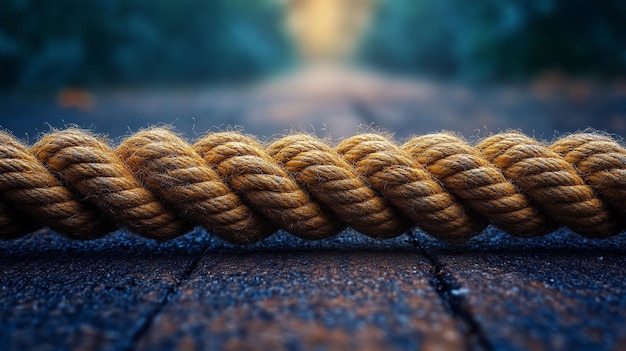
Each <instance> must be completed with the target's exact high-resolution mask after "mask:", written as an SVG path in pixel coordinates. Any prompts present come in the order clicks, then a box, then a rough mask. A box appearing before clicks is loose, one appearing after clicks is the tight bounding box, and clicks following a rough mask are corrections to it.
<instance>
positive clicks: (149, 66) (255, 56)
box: [0, 0, 289, 88]
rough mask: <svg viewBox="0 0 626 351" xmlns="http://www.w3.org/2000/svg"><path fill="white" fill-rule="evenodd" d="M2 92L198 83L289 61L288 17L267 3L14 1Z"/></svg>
mask: <svg viewBox="0 0 626 351" xmlns="http://www.w3.org/2000/svg"><path fill="white" fill-rule="evenodd" d="M0 6H1V10H0V76H2V79H1V80H0V85H2V86H4V87H13V86H19V87H22V88H56V87H60V86H64V85H68V84H78V85H85V84H89V85H97V84H119V83H123V84H131V85H132V84H145V83H148V84H151V83H157V84H158V83H171V82H175V83H184V84H189V83H192V84H193V83H196V82H201V81H207V80H210V81H215V80H225V79H244V78H249V77H253V76H257V75H260V74H263V73H265V72H267V71H271V70H274V69H276V68H277V67H278V66H280V65H281V64H284V63H285V62H288V59H289V55H288V54H289V52H288V48H287V43H286V40H285V38H284V37H283V35H282V32H281V29H280V25H281V22H280V17H281V14H280V9H279V8H278V7H277V6H275V5H274V4H273V3H270V2H264V1H242V0H238V1H228V0H217V1H216V0H211V1H206V0H178V1H170V0H55V1H47V0H39V1H37V0H32V1H29V0H6V1H3V3H2V5H0Z"/></svg>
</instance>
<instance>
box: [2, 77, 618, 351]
mask: <svg viewBox="0 0 626 351" xmlns="http://www.w3.org/2000/svg"><path fill="white" fill-rule="evenodd" d="M314 73H315V74H309V75H306V74H305V75H303V76H299V77H295V78H289V79H283V80H277V81H274V82H269V83H265V84H262V85H261V86H258V87H252V88H248V89H245V90H243V91H235V90H181V91H172V90H167V91H157V92H154V91H152V92H136V91H116V92H108V93H96V94H95V95H94V94H92V93H85V92H81V91H69V92H67V91H66V92H64V93H62V94H60V95H58V96H44V95H40V96H35V95H32V94H30V95H29V94H18V93H11V94H5V95H4V96H2V97H0V126H2V127H3V128H7V129H9V130H11V131H13V133H14V134H15V135H16V136H18V137H21V138H23V139H25V140H28V141H30V142H32V141H33V138H34V137H35V136H36V134H37V133H38V132H41V131H46V130H48V129H49V127H47V126H46V122H47V123H49V124H50V125H51V126H53V127H63V125H64V123H77V124H79V125H81V126H83V127H91V128H93V129H94V130H95V131H96V132H103V133H107V134H109V135H110V137H111V138H112V139H114V141H115V140H116V139H117V138H118V137H120V136H123V135H125V134H127V133H129V132H131V131H136V130H138V129H139V128H142V127H146V126H147V125H149V124H156V123H159V122H165V123H171V122H174V125H175V126H176V128H177V129H178V130H179V131H181V132H182V133H184V134H185V135H186V136H187V137H189V138H193V137H194V136H195V134H196V133H197V134H201V133H204V132H206V131H207V130H215V129H219V128H222V129H223V128H226V126H229V125H243V126H245V128H244V131H246V132H249V133H254V134H256V135H259V136H260V137H263V136H268V137H269V136H271V135H273V134H275V133H283V132H284V131H288V130H290V129H296V130H301V129H305V130H308V131H310V132H315V133H317V134H318V135H320V136H331V137H335V138H338V137H342V136H346V135H351V134H353V133H354V132H356V131H358V130H359V129H361V130H363V129H367V128H368V126H373V127H374V128H381V129H386V130H389V131H394V132H395V133H396V137H398V138H406V137H408V136H410V135H413V134H423V133H426V132H432V131H437V130H441V129H450V130H455V131H459V132H463V133H464V134H465V135H466V136H476V135H478V136H481V135H484V133H485V131H491V132H497V131H498V130H501V129H507V128H518V129H522V130H524V131H525V132H526V133H528V134H532V135H535V136H537V137H541V138H546V139H551V138H552V137H553V136H554V135H555V132H554V131H555V130H558V131H560V132H572V131H576V130H580V129H584V128H586V127H588V126H592V127H595V128H601V129H605V130H607V131H609V132H611V133H616V134H618V135H625V132H626V88H624V87H623V86H593V85H589V84H586V83H581V82H575V81H571V82H570V81H567V80H566V81H563V78H559V79H560V80H559V79H556V80H555V79H554V78H550V79H544V80H539V81H538V82H535V83H534V84H532V85H529V86H516V87H515V86H513V87H503V86H500V87H491V88H489V87H482V88H469V87H464V86H459V85H452V84H444V83H434V82H406V81H390V80H385V79H379V78H372V77H371V76H367V75H355V76H351V77H349V78H350V79H347V80H346V79H339V80H333V79H329V78H328V77H326V76H325V75H324V74H320V72H314ZM344 78H345V77H344ZM215 126H218V127H217V128H216V127H215ZM0 267H1V268H0V326H1V328H0V345H2V347H1V348H2V349H8V350H25V349H33V350H63V349H76V350H135V349H137V350H169V349H177V350H196V349H197V350H201V349H231V350H245V349H269V350H276V349H278V350H279V349H286V350H307V349H316V350H317V349H321V350H323V349H355V350H361V349H363V350H377V349H384V350H392V349H406V350H414V349H423V350H447V349H452V350H456V349H473V350H526V349H532V350H623V349H626V269H625V268H624V267H626V234H621V235H619V236H616V237H613V238H610V239H606V240H596V241H594V240H588V239H584V238H582V237H580V236H577V235H576V234H573V233H571V232H569V231H567V230H561V231H559V232H557V233H554V234H552V235H550V236H547V237H544V238H536V239H532V240H522V239H515V238H511V237H509V236H507V235H506V234H504V233H502V232H499V231H498V230H495V229H493V228H490V229H489V230H487V231H486V232H485V233H483V235H481V236H479V237H478V238H476V239H475V240H473V241H472V242H470V243H469V244H467V245H463V246H455V247H452V246H446V245H443V244H441V243H439V242H437V241H435V240H433V239H431V238H429V237H428V236H427V235H425V234H423V233H421V232H415V233H410V234H407V235H404V236H402V237H399V238H397V239H393V240H388V241H375V240H372V239H368V238H367V237H365V236H362V235H360V234H358V233H354V232H351V231H347V232H345V233H343V234H342V235H341V236H339V237H337V238H332V239H327V240H324V241H319V242H307V241H302V240H300V239H297V238H294V237H292V236H289V235H287V234H285V233H278V234H277V235H275V236H273V237H271V238H269V239H267V240H265V241H263V242H261V243H259V244H256V245H253V246H248V247H235V246H230V245H228V244H225V243H223V242H221V241H220V240H218V239H215V238H214V237H213V236H211V235H210V234H208V233H206V232H204V231H202V230H200V229H198V230H196V231H193V232H191V233H189V234H187V235H186V236H184V237H181V238H179V239H177V240H174V241H171V242H168V243H162V244H159V243H156V242H153V241H150V240H146V239H142V238H140V237H137V236H134V235H131V234H128V233H125V232H116V233H114V234H112V235H110V236H108V237H106V238H103V239H99V240H95V241H91V242H76V241H70V240H67V239H64V238H63V237H61V236H58V235H56V234H54V233H50V232H48V231H46V230H42V231H40V232H38V233H36V234H32V235H29V236H26V237H24V238H22V239H19V240H15V241H8V242H0Z"/></svg>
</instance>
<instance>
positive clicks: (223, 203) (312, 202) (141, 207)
mask: <svg viewBox="0 0 626 351" xmlns="http://www.w3.org/2000/svg"><path fill="white" fill-rule="evenodd" d="M625 215H626V149H625V148H624V147H623V146H621V145H620V144H619V143H617V142H616V141H615V140H614V139H612V138H610V137H608V136H605V135H600V134H596V133H580V134H573V135H569V136H567V137H564V138H561V139H559V140H557V141H555V142H554V143H552V144H551V145H544V144H542V143H540V142H538V141H536V140H534V139H531V138H529V137H527V136H524V135H522V134H518V133H501V134H497V135H494V136H491V137H488V138H486V139H484V140H482V141H480V142H479V143H478V144H476V145H475V146H471V145H470V144H468V143H467V142H465V141H464V140H462V139H461V138H459V137H456V136H453V135H451V134H431V135H425V136H421V137H416V138H413V139H411V140H409V141H408V142H406V143H405V144H404V145H401V146H398V145H396V144H394V142H393V141H392V140H390V139H389V138H387V137H385V136H382V135H377V134H362V135H357V136H354V137H351V138H348V139H346V140H344V141H342V142H341V143H339V144H338V145H336V146H335V147H331V146H330V145H329V144H328V143H327V142H325V141H322V140H320V139H317V138H315V137H313V136H310V135H292V136H287V137H284V138H282V139H278V140H276V141H274V142H273V143H271V144H269V145H265V146H263V145H261V143H259V142H258V141H256V140H254V139H253V138H251V137H247V136H244V135H242V134H239V133H233V132H225V133H214V134H209V135H207V136H205V137H203V138H202V139H200V140H199V141H197V142H196V143H195V144H194V145H189V144H188V143H187V142H185V141H184V140H183V139H181V138H180V137H178V136H177V135H176V134H174V133H173V132H171V131H169V130H166V129H151V130H146V131H142V132H139V133H137V134H135V135H132V136H130V137H128V138H127V139H125V140H124V141H123V142H122V143H121V144H120V145H119V146H118V147H117V148H114V149H113V148H111V147H110V146H109V145H108V144H107V143H106V142H105V141H103V140H101V139H98V138H96V137H95V136H93V135H91V134H89V133H88V132H85V131H82V130H78V129H68V130H64V131H59V132H54V133H51V134H48V135H45V136H43V137H42V138H41V139H40V140H39V141H38V142H37V143H35V144H34V145H33V146H31V147H27V146H25V145H24V144H22V143H21V142H19V141H18V140H16V139H15V138H14V137H13V136H11V135H10V134H8V133H4V132H0V238H2V239H14V238H17V237H20V236H22V235H25V234H27V233H30V232H33V231H35V230H36V229H38V228H41V227H49V228H51V229H52V230H54V231H56V232H58V233H61V234H65V235H67V236H68V237H71V238H75V239H93V238H98V237H101V236H103V235H105V234H107V233H109V232H111V231H113V230H114V229H115V228H116V227H119V226H121V227H126V228H128V229H129V230H131V231H133V232H135V233H137V234H140V235H142V236H145V237H148V238H154V239H158V240H168V239H172V238H175V237H177V236H180V235H182V234H184V233H186V232H187V231H189V230H190V228H192V227H193V226H195V225H201V226H203V227H205V228H206V229H208V230H209V231H210V232H212V233H215V234H216V235H218V236H219V237H221V238H223V239H225V240H227V241H229V242H233V243H241V244H245V243H252V242H256V241H259V240H261V239H263V238H265V237H267V236H269V235H271V234H272V233H273V232H275V231H276V230H278V229H283V230H285V231H288V232H290V233H292V234H294V235H297V236H299V237H302V238H306V239H321V238H326V237H330V236H333V235H336V234H337V233H339V232H341V231H342V230H343V229H345V227H346V226H350V227H352V228H354V229H356V230H358V231H359V232H362V233H364V234H367V235H369V236H371V237H374V238H391V237H395V236H398V235H400V234H402V233H404V232H406V231H407V230H409V229H410V228H412V227H415V226H418V227H419V228H421V229H422V230H424V231H426V232H427V233H430V234H431V235H433V236H435V237H437V238H439V239H441V240H445V241H450V242H463V241H465V240H468V239H470V238H471V237H472V236H474V235H476V234H477V233H479V232H481V231H482V230H483V229H484V228H485V226H486V225H488V224H489V223H492V224H494V225H496V226H497V227H499V228H501V229H503V230H505V231H507V232H509V233H511V234H512V235H516V236H520V237H531V236H537V235H544V234H547V233H550V232H551V231H553V230H554V229H556V228H557V227H559V226H567V227H569V228H571V229H572V230H573V231H575V232H577V233H580V234H582V235H585V236H587V237H592V238H602V237H607V236H610V235H614V234H616V233H618V232H619V231H620V230H621V229H622V228H623V219H624V218H626V216H625Z"/></svg>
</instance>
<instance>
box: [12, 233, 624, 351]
mask: <svg viewBox="0 0 626 351" xmlns="http://www.w3.org/2000/svg"><path fill="white" fill-rule="evenodd" d="M625 247H626V235H624V234H622V235H620V236H617V237H614V238H611V239H608V240H603V241H593V240H588V239H584V238H581V237H579V236H576V235H574V234H572V233H570V232H568V231H565V230H564V231H561V232H558V233H555V234H553V235H551V236H548V237H546V238H538V239H532V240H522V239H515V238H511V237H509V236H507V235H505V234H503V233H501V232H498V231H496V230H493V229H490V230H489V231H488V232H487V233H486V234H485V235H483V236H480V237H478V238H476V239H475V240H474V241H472V242H470V243H469V244H466V245H462V246H452V247H451V246H446V245H444V244H441V243H439V242H437V241H435V240H433V239H430V238H428V237H426V236H425V235H423V234H420V233H417V234H413V235H407V236H403V237H400V238H397V239H393V240H388V241H375V240H372V239H369V238H367V237H365V236H362V235H359V234H356V233H354V232H346V233H343V234H342V235H340V236H339V237H336V238H332V239H327V240H323V241H318V242H307V241H303V240H300V239H297V238H294V237H292V236H289V235H286V234H277V235H275V236H273V237H271V238H270V239H268V240H265V241H263V242H261V243H258V244H255V245H252V246H249V247H245V248H241V247H236V246H231V245H228V244H225V243H223V242H221V241H219V240H217V239H215V238H213V237H211V236H209V235H207V234H206V233H204V232H203V231H195V232H192V233H190V234H188V235H186V236H184V237H182V238H179V239H177V240H175V241H172V242H168V243H163V244H159V243H156V242H153V241H149V240H145V239H142V238H139V237H136V236H132V235H129V234H125V233H122V232H118V233H115V234H113V235H111V236H109V237H107V238H104V239H99V240H95V241H91V242H76V241H69V240H66V239H63V238H61V237H59V236H57V235H55V234H51V233H48V232H40V233H38V234H36V235H30V236H27V237H25V238H22V239H19V240H16V241H8V242H1V243H0V266H1V267H2V269H1V270H0V325H2V328H0V344H1V345H3V346H6V347H5V348H6V349H9V350H23V349H33V350H35V349H36V350H42V349H43V350H46V349H50V350H51V349H84V350H94V349H95V350H130V349H145V350H169V349H180V350H194V349H205V348H223V349H289V350H298V349H315V348H318V349H346V348H353V349H411V350H413V349H424V350H431V349H477V350H480V349H486V350H490V349H493V350H509V349H512V350H515V349H518V350H523V349H538V350H541V349H544V350H554V349H557V350H558V349H562V350H572V349H573V350H576V349H579V350H587V349H593V350H596V349H599V350H619V349H623V348H624V346H625V344H624V343H625V342H626V332H625V331H626V312H625V311H626V284H625V283H624V281H625V279H624V278H625V275H626V273H625V270H624V267H625V265H626V252H625V251H626V250H625V249H624V248H625Z"/></svg>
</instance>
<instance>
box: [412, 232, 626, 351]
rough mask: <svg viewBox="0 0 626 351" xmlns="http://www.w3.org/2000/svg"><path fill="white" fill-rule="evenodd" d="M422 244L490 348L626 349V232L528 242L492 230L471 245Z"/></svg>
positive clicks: (454, 303)
mask: <svg viewBox="0 0 626 351" xmlns="http://www.w3.org/2000/svg"><path fill="white" fill-rule="evenodd" d="M421 245H422V246H423V247H424V250H425V252H427V254H426V255H427V256H428V257H429V258H430V259H431V262H432V263H433V264H434V265H435V266H436V267H437V268H436V269H437V277H438V280H439V284H440V285H441V286H444V287H445V290H446V291H447V293H446V294H447V296H446V297H445V298H447V299H448V300H449V301H450V304H451V305H452V306H453V309H454V310H455V311H456V313H457V314H458V315H460V316H464V317H466V318H467V319H468V323H469V324H470V325H473V326H474V327H475V329H476V330H477V333H478V334H479V335H480V337H481V338H482V340H484V341H485V346H486V347H487V348H488V349H492V350H624V349H626V269H625V267H626V235H623V234H622V235H620V236H617V237H615V238H611V239H608V240H604V241H603V240H589V239H584V238H582V237H580V236H577V235H575V234H573V233H571V232H569V231H567V230H561V231H559V232H557V233H554V234H552V235H550V236H548V237H545V238H536V239H532V240H523V239H515V238H511V237H509V236H507V235H505V234H503V233H501V232H499V231H497V230H493V229H490V230H488V232H487V233H485V234H484V235H483V236H482V238H478V239H477V240H475V241H473V242H471V243H470V244H468V245H464V246H463V247H456V248H454V247H446V246H443V245H441V244H440V243H437V242H434V241H429V240H428V239H426V240H422V241H421Z"/></svg>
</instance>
